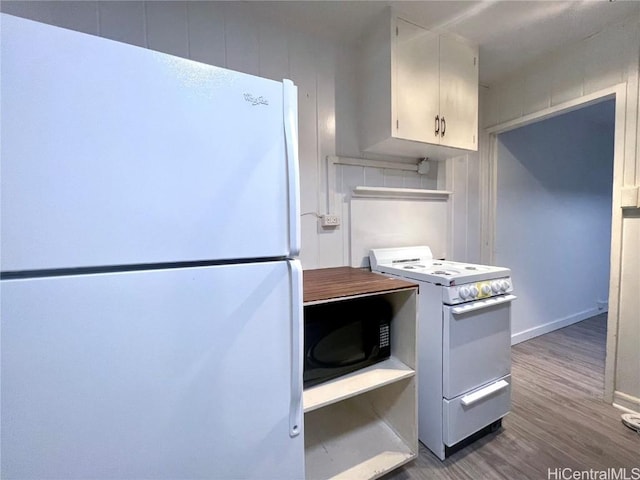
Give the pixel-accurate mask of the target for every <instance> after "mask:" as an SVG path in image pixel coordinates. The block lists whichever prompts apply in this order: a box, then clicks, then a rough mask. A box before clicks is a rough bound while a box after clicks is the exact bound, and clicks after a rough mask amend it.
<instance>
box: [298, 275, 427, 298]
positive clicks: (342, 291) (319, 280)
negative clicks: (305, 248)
mask: <svg viewBox="0 0 640 480" xmlns="http://www.w3.org/2000/svg"><path fill="white" fill-rule="evenodd" d="M303 282H304V295H303V301H304V303H315V302H319V301H322V300H331V299H337V298H341V297H351V296H357V295H367V294H373V293H382V292H392V291H394V290H405V289H407V288H418V285H417V284H415V283H411V282H407V281H405V280H400V279H396V278H389V277H387V276H385V275H381V274H379V273H371V272H369V271H367V270H362V269H360V268H352V267H336V268H320V269H317V270H305V271H304V272H303Z"/></svg>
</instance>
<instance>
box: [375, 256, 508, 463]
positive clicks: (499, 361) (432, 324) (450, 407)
mask: <svg viewBox="0 0 640 480" xmlns="http://www.w3.org/2000/svg"><path fill="white" fill-rule="evenodd" d="M369 259H370V263H371V270H372V271H374V272H378V273H382V274H386V275H389V276H394V277H399V278H404V279H410V280H413V281H414V282H416V283H418V285H419V286H420V288H419V296H418V299H419V300H418V372H417V373H418V405H419V407H418V418H419V425H418V427H419V428H418V437H419V439H420V441H421V442H422V443H424V444H425V445H426V446H427V447H428V448H429V449H430V450H431V451H432V452H433V453H435V454H436V455H437V456H438V457H439V458H440V459H442V460H444V458H445V457H446V456H447V455H448V454H449V453H450V452H452V451H455V449H456V448H458V447H459V446H462V445H465V444H466V443H468V442H469V441H470V440H473V439H474V438H475V437H477V436H479V435H481V434H482V433H484V432H485V431H489V430H490V431H493V430H496V429H497V428H499V427H500V425H501V421H502V417H504V416H505V415H506V414H507V413H508V412H509V410H510V407H511V376H510V372H511V308H510V305H511V301H513V300H515V298H516V297H515V296H514V295H512V294H511V292H512V291H513V285H512V281H511V276H510V275H511V271H510V270H509V269H508V268H504V267H494V266H488V265H476V264H470V263H461V262H451V261H445V260H437V259H434V258H433V255H432V253H431V250H430V249H429V247H426V246H418V247H399V248H380V249H373V250H371V252H370V255H369Z"/></svg>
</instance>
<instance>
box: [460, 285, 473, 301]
mask: <svg viewBox="0 0 640 480" xmlns="http://www.w3.org/2000/svg"><path fill="white" fill-rule="evenodd" d="M470 293H471V292H469V287H460V289H459V290H458V295H460V298H461V299H462V300H464V299H465V298H468V297H469V294H470Z"/></svg>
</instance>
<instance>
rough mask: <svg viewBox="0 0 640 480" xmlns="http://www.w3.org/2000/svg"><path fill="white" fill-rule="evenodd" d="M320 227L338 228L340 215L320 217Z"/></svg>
mask: <svg viewBox="0 0 640 480" xmlns="http://www.w3.org/2000/svg"><path fill="white" fill-rule="evenodd" d="M320 225H322V226H323V227H337V226H338V225H340V217H339V216H338V215H320Z"/></svg>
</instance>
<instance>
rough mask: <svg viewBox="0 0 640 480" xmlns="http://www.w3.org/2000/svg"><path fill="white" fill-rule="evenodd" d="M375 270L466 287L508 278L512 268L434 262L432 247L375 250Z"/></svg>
mask: <svg viewBox="0 0 640 480" xmlns="http://www.w3.org/2000/svg"><path fill="white" fill-rule="evenodd" d="M370 260H371V267H372V270H373V271H377V272H380V273H391V274H396V275H400V276H406V277H407V278H410V279H413V280H422V281H427V282H432V283H436V284H440V285H445V286H451V285H462V284H464V283H474V282H479V281H485V280H492V279H496V278H502V277H508V276H509V275H510V271H509V269H508V268H503V267H494V266H489V265H476V264H473V263H463V262H453V261H450V260H442V259H434V258H433V255H432V253H431V249H429V247H424V246H423V247H399V248H388V249H384V248H383V249H374V250H372V251H371V254H370Z"/></svg>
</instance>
